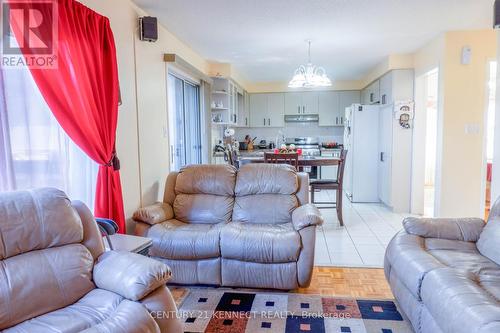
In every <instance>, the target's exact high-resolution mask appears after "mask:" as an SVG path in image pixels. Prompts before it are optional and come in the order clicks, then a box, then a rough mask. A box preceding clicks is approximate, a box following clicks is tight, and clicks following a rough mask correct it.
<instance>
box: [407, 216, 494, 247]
mask: <svg viewBox="0 0 500 333" xmlns="http://www.w3.org/2000/svg"><path fill="white" fill-rule="evenodd" d="M403 226H404V228H405V230H406V232H407V233H409V234H411V235H416V236H420V237H424V238H442V239H450V240H457V241H466V242H477V240H478V239H479V235H480V234H481V232H482V231H483V228H484V226H485V222H484V220H482V219H479V218H416V217H407V218H405V219H404V220H403Z"/></svg>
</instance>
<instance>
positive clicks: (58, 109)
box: [11, 0, 125, 232]
mask: <svg viewBox="0 0 500 333" xmlns="http://www.w3.org/2000/svg"><path fill="white" fill-rule="evenodd" d="M33 3H36V2H33ZM54 4H57V15H54V16H53V15H52V13H53V11H52V9H51V8H50V7H48V6H47V7H36V10H37V11H38V12H41V14H42V15H41V17H42V18H43V20H52V22H51V23H52V24H41V25H39V27H37V28H36V29H38V31H35V32H36V34H35V35H37V36H38V37H40V36H41V39H42V40H43V39H44V38H47V39H48V38H49V37H47V36H51V30H50V29H52V27H53V24H57V28H58V29H57V30H58V31H57V34H56V35H57V39H56V40H55V43H53V45H54V50H55V54H56V56H57V66H56V68H55V69H54V68H43V67H42V68H30V70H31V73H32V75H33V78H34V80H35V82H36V84H37V86H38V88H39V89H40V91H41V93H42V95H43V97H44V99H45V101H46V102H47V104H48V105H49V107H50V109H51V110H52V112H53V114H54V116H55V117H56V119H57V120H58V122H59V124H60V125H61V127H62V128H63V129H64V131H65V132H66V133H67V134H68V136H69V137H70V138H71V139H72V140H73V141H74V142H75V143H76V144H77V145H78V146H79V147H80V148H81V149H82V150H83V151H84V152H85V153H86V154H87V155H88V156H89V157H90V158H92V159H93V160H94V161H96V162H97V163H99V165H100V166H99V173H98V176H97V190H96V197H95V207H94V214H95V215H96V216H99V217H106V218H110V219H113V220H114V221H115V222H116V223H117V224H118V226H119V227H120V231H121V232H125V216H124V212H123V198H122V189H121V183H120V172H119V171H118V170H119V160H118V158H117V156H116V151H115V139H116V125H117V118H118V94H119V93H118V89H119V88H118V68H117V63H116V49H115V42H114V38H113V33H112V31H111V27H110V24H109V20H108V18H107V17H104V16H101V15H99V14H97V13H96V12H94V11H92V10H91V9H89V8H87V7H86V6H84V5H82V4H81V3H79V2H77V1H74V0H55V1H54ZM11 8H12V7H11ZM45 23H47V22H46V21H45ZM11 27H12V29H13V31H14V34H15V36H16V39H17V41H18V43H19V44H20V45H22V46H23V47H22V48H21V51H22V52H23V54H24V55H25V56H26V55H28V54H33V53H36V50H32V49H30V40H28V39H29V38H33V36H32V35H31V36H30V35H29V34H27V33H26V31H25V29H24V28H23V27H22V20H21V19H19V20H16V18H15V17H13V15H11ZM31 30H33V28H32V29H31ZM46 42H47V43H50V42H52V41H50V40H47V41H46ZM32 44H36V43H32Z"/></svg>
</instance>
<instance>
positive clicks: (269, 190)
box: [235, 164, 299, 197]
mask: <svg viewBox="0 0 500 333" xmlns="http://www.w3.org/2000/svg"><path fill="white" fill-rule="evenodd" d="M298 188H299V180H298V177H297V172H296V171H295V168H294V167H292V166H290V165H286V164H246V165H244V166H242V167H241V168H240V170H239V171H238V175H237V177H236V189H235V194H236V196H237V197H240V196H244V195H252V194H289V195H290V194H295V193H297V191H298Z"/></svg>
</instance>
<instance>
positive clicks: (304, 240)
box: [134, 164, 323, 290]
mask: <svg viewBox="0 0 500 333" xmlns="http://www.w3.org/2000/svg"><path fill="white" fill-rule="evenodd" d="M308 187H309V181H308V176H307V174H305V173H297V172H296V171H295V169H294V168H293V167H291V166H288V165H272V164H248V165H245V166H243V167H242V168H241V169H239V170H236V169H235V168H233V167H232V166H229V165H192V166H188V167H185V168H183V169H182V170H181V171H180V172H172V173H170V174H169V175H168V177H167V181H166V186H165V195H164V199H163V202H160V203H156V204H154V205H151V206H148V207H145V208H142V209H140V210H138V211H137V212H136V213H135V214H134V220H135V221H136V222H137V225H136V233H137V234H139V235H145V236H147V237H150V238H152V239H153V246H152V248H151V250H150V255H151V256H152V257H154V258H155V259H158V260H159V261H161V262H164V263H166V264H167V265H169V267H171V269H172V272H173V278H172V280H171V282H174V283H180V284H208V285H222V286H235V287H236V286H238V287H250V288H273V289H285V290H287V289H295V288H298V287H307V286H308V285H309V283H310V280H311V274H312V267H313V263H314V247H315V237H316V226H317V225H320V224H321V223H322V222H323V219H322V217H321V215H320V213H319V211H318V209H317V208H316V207H315V206H314V205H311V204H308V202H309V190H308Z"/></svg>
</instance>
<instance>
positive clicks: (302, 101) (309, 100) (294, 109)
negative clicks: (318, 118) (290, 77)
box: [285, 91, 318, 115]
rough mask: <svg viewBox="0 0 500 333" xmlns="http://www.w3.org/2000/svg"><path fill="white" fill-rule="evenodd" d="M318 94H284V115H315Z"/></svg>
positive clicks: (314, 92) (308, 92)
mask: <svg viewBox="0 0 500 333" xmlns="http://www.w3.org/2000/svg"><path fill="white" fill-rule="evenodd" d="M317 113H318V92H316V91H304V92H289V93H285V114H287V115H296V114H317Z"/></svg>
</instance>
